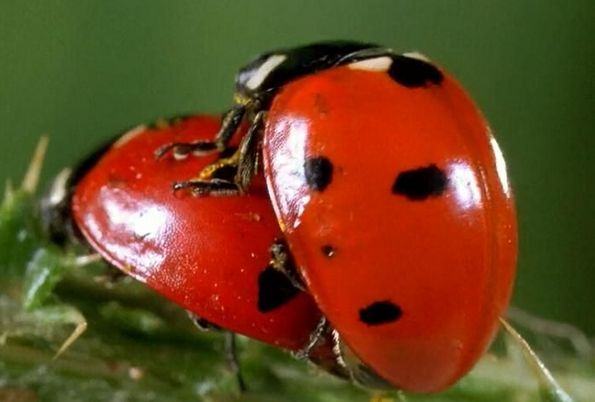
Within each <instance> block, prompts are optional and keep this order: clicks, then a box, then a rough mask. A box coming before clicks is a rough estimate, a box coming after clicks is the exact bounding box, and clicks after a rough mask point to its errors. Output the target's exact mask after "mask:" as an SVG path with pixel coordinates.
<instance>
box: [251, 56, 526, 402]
mask: <svg viewBox="0 0 595 402" xmlns="http://www.w3.org/2000/svg"><path fill="white" fill-rule="evenodd" d="M440 72H441V73H442V77H441V81H440V82H439V83H437V82H425V83H424V84H423V85H419V86H416V87H405V86H403V85H400V84H399V83H398V82H395V81H394V80H393V79H391V77H389V75H388V74H386V73H385V72H380V71H378V72H375V71H364V70H360V69H353V68H350V67H349V66H342V67H337V68H332V69H329V70H326V71H322V72H319V73H316V74H313V75H309V76H306V77H304V78H301V79H298V80H295V81H293V82H291V83H289V84H288V85H286V86H285V87H284V88H282V89H281V90H280V91H279V93H278V94H277V95H276V96H275V98H274V100H273V103H272V105H271V108H270V110H269V113H268V118H267V125H266V129H265V134H264V145H263V158H264V167H265V175H266V177H267V180H268V185H269V188H270V190H271V191H272V198H273V203H274V206H275V210H276V213H277V215H278V217H279V219H280V221H281V222H282V224H283V230H284V234H285V236H286V239H287V241H288V243H289V246H290V248H291V251H292V253H293V255H294V258H295V261H296V265H297V266H298V269H299V270H300V273H301V275H302V276H303V278H304V280H305V283H306V285H307V288H308V289H309V291H310V292H311V293H312V295H313V296H314V298H315V300H316V301H317V303H318V306H319V307H320V309H321V310H322V312H323V313H324V314H325V316H327V317H328V319H329V321H330V323H331V324H332V325H333V326H334V327H335V328H336V329H337V330H338V332H339V333H340V335H341V337H342V339H343V341H344V342H345V343H346V344H347V345H348V346H349V347H350V349H351V350H352V351H353V352H354V353H355V354H356V355H357V356H358V357H359V359H361V360H362V361H363V362H364V363H365V364H366V365H368V366H369V367H370V368H371V369H372V370H373V371H375V372H376V373H377V374H378V375H379V376H381V377H382V378H383V379H385V380H386V381H387V382H389V383H391V384H393V385H394V386H397V387H399V388H401V389H403V390H406V391H411V392H423V393H425V392H436V391H440V390H442V389H445V388H446V387H448V386H450V385H451V384H453V383H454V382H455V381H457V380H458V379H460V378H461V377H462V376H463V375H464V374H466V373H467V372H468V371H469V370H470V369H471V367H472V366H473V365H474V364H475V362H476V361H477V360H478V359H479V357H480V356H481V355H482V354H483V353H484V351H485V350H486V348H487V347H488V345H489V343H490V342H491V339H492V338H493V335H494V333H495V331H496V329H497V327H498V318H499V317H500V316H501V315H502V314H503V313H504V311H505V309H506V307H507V305H508V302H509V299H510V295H511V290H512V284H513V281H514V273H515V265H516V258H517V233H516V215H515V208H514V203H513V197H512V194H511V190H510V186H509V182H508V179H507V177H506V170H505V165H504V160H503V158H502V155H501V152H500V150H499V148H498V145H497V143H496V141H495V140H494V138H493V136H492V133H491V131H490V128H489V126H488V124H487V123H486V121H485V120H484V118H483V117H482V115H481V113H480V111H479V110H478V108H477V107H476V106H475V104H474V103H473V101H472V100H471V99H470V98H469V97H468V96H467V94H466V93H465V92H464V90H463V89H462V88H461V87H460V86H459V84H458V83H457V82H456V81H455V80H454V79H453V78H452V77H451V76H449V75H448V74H447V73H445V72H444V71H442V70H440ZM405 73H406V72H405Z"/></svg>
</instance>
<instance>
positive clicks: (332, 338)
mask: <svg viewBox="0 0 595 402" xmlns="http://www.w3.org/2000/svg"><path fill="white" fill-rule="evenodd" d="M338 339H339V335H338V333H337V331H335V330H334V329H333V327H332V326H331V325H330V324H329V323H328V321H327V320H326V318H324V317H322V318H321V319H320V321H319V322H318V325H317V326H316V328H315V329H314V331H312V333H311V334H310V338H309V340H308V343H307V344H306V345H305V346H304V347H303V348H302V349H301V350H299V351H298V352H296V353H294V356H295V357H296V358H298V359H308V360H309V361H310V362H311V363H313V364H314V365H316V366H317V367H318V368H321V369H323V370H324V371H326V372H327V373H329V374H332V375H334V376H336V377H339V378H343V379H349V378H351V376H350V372H349V370H348V369H347V368H346V367H345V365H344V364H343V361H342V360H341V358H340V355H339V354H338V349H337V346H336V345H337V342H338Z"/></svg>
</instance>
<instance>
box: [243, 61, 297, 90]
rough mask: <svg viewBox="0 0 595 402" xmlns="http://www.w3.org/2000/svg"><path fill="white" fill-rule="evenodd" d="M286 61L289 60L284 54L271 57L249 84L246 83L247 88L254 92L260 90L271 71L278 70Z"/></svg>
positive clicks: (259, 68)
mask: <svg viewBox="0 0 595 402" xmlns="http://www.w3.org/2000/svg"><path fill="white" fill-rule="evenodd" d="M285 60H287V56H286V55H284V54H273V55H272V56H269V58H268V59H267V61H265V62H264V63H262V64H261V65H260V67H258V70H256V72H255V73H254V74H253V75H252V77H250V79H249V80H248V82H246V87H247V88H248V89H252V90H254V89H256V88H258V87H259V86H260V84H262V82H263V81H264V80H265V79H266V77H267V76H268V75H269V74H270V73H271V71H273V70H274V69H275V68H277V67H278V66H279V65H280V64H281V63H283V62H284V61H285Z"/></svg>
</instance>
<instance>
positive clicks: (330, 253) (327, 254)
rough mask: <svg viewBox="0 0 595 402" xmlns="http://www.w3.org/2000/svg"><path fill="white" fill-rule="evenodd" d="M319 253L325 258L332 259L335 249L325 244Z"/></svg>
mask: <svg viewBox="0 0 595 402" xmlns="http://www.w3.org/2000/svg"><path fill="white" fill-rule="evenodd" d="M320 251H321V252H322V254H323V255H324V256H325V257H327V258H332V257H333V256H334V255H335V248H334V247H333V246H331V245H330V244H325V245H324V246H322V247H320Z"/></svg>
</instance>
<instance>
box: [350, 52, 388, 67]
mask: <svg viewBox="0 0 595 402" xmlns="http://www.w3.org/2000/svg"><path fill="white" fill-rule="evenodd" d="M392 62H393V61H392V60H391V58H390V57H388V56H382V57H375V58H373V59H366V60H361V61H356V62H355V63H351V64H349V65H348V67H349V68H351V69H352V70H366V71H387V70H388V69H389V68H390V65H391V64H392Z"/></svg>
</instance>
